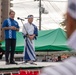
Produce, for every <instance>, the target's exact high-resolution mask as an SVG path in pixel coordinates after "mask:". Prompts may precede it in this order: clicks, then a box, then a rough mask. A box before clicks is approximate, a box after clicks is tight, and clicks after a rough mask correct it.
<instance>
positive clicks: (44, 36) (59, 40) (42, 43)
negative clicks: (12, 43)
mask: <svg viewBox="0 0 76 75" xmlns="http://www.w3.org/2000/svg"><path fill="white" fill-rule="evenodd" d="M2 47H3V48H5V42H2ZM23 48H24V39H23V36H22V33H21V32H17V44H16V52H23V50H24V49H23ZM35 50H36V51H66V50H70V49H69V48H68V47H67V45H66V34H65V32H64V31H63V30H62V29H60V28H58V29H53V30H42V31H39V32H38V38H37V40H35Z"/></svg>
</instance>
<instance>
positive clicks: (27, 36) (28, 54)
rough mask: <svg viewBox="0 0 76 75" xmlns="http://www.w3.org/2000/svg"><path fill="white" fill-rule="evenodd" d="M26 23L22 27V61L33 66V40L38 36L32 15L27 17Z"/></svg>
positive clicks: (34, 56)
mask: <svg viewBox="0 0 76 75" xmlns="http://www.w3.org/2000/svg"><path fill="white" fill-rule="evenodd" d="M27 19H28V22H27V23H25V24H24V25H23V29H22V34H23V37H24V42H25V44H24V61H25V62H29V63H30V64H34V63H33V61H35V60H36V54H35V47H34V40H35V39H36V38H37V36H38V29H37V26H36V25H34V24H33V23H32V22H33V15H28V17H27Z"/></svg>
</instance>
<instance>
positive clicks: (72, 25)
mask: <svg viewBox="0 0 76 75" xmlns="http://www.w3.org/2000/svg"><path fill="white" fill-rule="evenodd" d="M66 16H67V17H66V30H67V38H68V41H67V44H68V46H69V47H70V48H72V50H73V51H75V52H76V0H68V10H67V14H66ZM40 75H76V57H70V58H68V59H66V60H64V61H63V62H62V63H61V64H59V65H56V66H54V67H51V66H49V67H46V68H43V69H42V71H41V73H40Z"/></svg>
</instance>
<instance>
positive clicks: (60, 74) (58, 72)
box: [40, 57, 76, 75]
mask: <svg viewBox="0 0 76 75" xmlns="http://www.w3.org/2000/svg"><path fill="white" fill-rule="evenodd" d="M40 75H76V58H75V57H70V58H68V59H66V60H65V61H63V62H62V64H60V65H56V66H54V67H51V66H50V67H46V68H43V69H42V71H41V74H40Z"/></svg>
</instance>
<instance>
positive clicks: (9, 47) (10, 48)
mask: <svg viewBox="0 0 76 75" xmlns="http://www.w3.org/2000/svg"><path fill="white" fill-rule="evenodd" d="M15 47H16V39H6V40H5V48H6V50H5V60H6V62H9V61H10V62H12V61H13V59H14V52H15ZM9 54H10V58H9ZM9 59H10V60H9Z"/></svg>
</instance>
